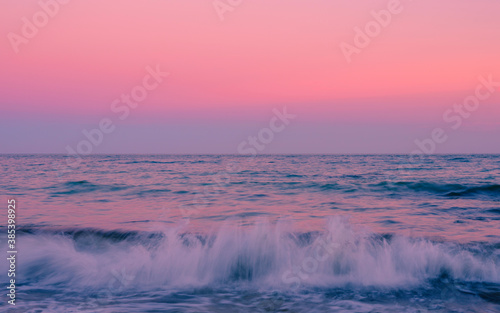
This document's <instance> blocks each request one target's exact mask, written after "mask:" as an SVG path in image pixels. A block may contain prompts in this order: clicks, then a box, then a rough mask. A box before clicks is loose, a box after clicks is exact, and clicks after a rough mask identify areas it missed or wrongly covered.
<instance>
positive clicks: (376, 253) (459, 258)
mask: <svg viewBox="0 0 500 313" xmlns="http://www.w3.org/2000/svg"><path fill="white" fill-rule="evenodd" d="M0 160H1V163H0V168H1V177H2V179H1V180H0V190H1V194H2V195H3V196H2V202H3V205H2V206H3V207H4V208H3V210H4V215H3V216H5V217H4V218H2V221H3V222H2V225H0V229H1V230H2V233H3V234H4V235H2V236H1V238H0V243H1V245H0V246H2V247H4V250H5V252H7V251H8V248H7V236H6V235H5V234H6V232H7V217H6V216H7V207H8V200H9V199H14V200H15V203H16V241H17V247H16V248H17V255H16V276H15V279H16V290H15V292H16V305H15V306H13V305H9V304H8V303H7V301H8V300H9V299H8V297H7V295H4V296H2V297H1V300H0V301H1V302H0V303H1V307H2V308H1V310H2V312H500V181H499V177H500V155H432V156H425V157H422V159H417V160H412V159H411V158H409V157H408V156H405V155H259V156H256V157H247V156H240V155H93V156H87V157H83V158H82V159H81V160H79V161H75V160H74V159H72V158H70V157H67V156H64V155H2V156H0ZM68 164H70V165H68ZM8 269H9V263H8V262H7V260H6V258H5V257H4V258H2V261H1V262H0V277H2V279H1V281H3V282H8V279H9V278H8V277H7V273H8ZM5 285H7V284H5ZM5 285H4V286H5ZM6 293H7V289H4V294H6Z"/></svg>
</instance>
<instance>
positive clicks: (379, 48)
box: [0, 0, 500, 153]
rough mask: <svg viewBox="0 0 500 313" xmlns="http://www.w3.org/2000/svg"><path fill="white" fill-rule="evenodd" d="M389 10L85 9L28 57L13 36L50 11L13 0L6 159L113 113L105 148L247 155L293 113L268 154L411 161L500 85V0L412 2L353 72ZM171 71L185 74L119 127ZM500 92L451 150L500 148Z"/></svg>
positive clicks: (458, 134) (62, 12)
mask: <svg viewBox="0 0 500 313" xmlns="http://www.w3.org/2000/svg"><path fill="white" fill-rule="evenodd" d="M54 1H55V0H54ZM221 1H222V2H224V3H226V2H227V0H221ZM42 2H44V3H45V2H50V0H42ZM388 3H390V1H356V2H355V1H327V0H311V1H298V0H275V1H264V0H251V1H250V0H243V1H242V2H241V4H240V5H238V6H236V7H234V8H233V10H232V11H228V12H226V13H225V14H224V15H223V16H224V20H223V21H221V20H220V19H219V16H218V14H217V12H216V10H215V9H214V7H213V5H212V1H201V0H193V1H185V0H173V1H157V0H155V1H129V0H120V1H118V0H109V1H97V0H85V1H79V0H71V1H69V2H68V3H67V4H64V5H60V7H59V10H58V12H57V13H56V14H55V15H54V16H53V17H50V18H49V19H48V23H47V25H46V26H44V27H43V28H40V29H39V30H38V33H37V34H36V35H35V36H34V37H33V38H31V39H29V40H28V42H27V43H26V44H20V45H19V46H17V48H18V49H19V51H18V53H16V52H15V51H14V49H13V45H12V43H11V42H10V41H9V38H8V34H9V33H15V34H18V35H22V32H21V30H22V27H23V20H22V18H23V17H27V18H28V19H30V20H31V19H32V17H33V15H34V14H35V13H36V12H39V11H40V10H41V7H40V4H39V3H38V2H37V1H27V0H21V1H3V4H2V10H1V11H0V25H1V28H0V29H1V30H2V33H3V35H2V36H3V37H2V38H3V40H1V41H0V45H1V46H0V48H1V54H2V55H1V57H0V68H1V69H2V70H1V71H0V83H1V86H2V87H1V89H0V121H1V126H0V130H1V132H2V138H1V139H0V144H1V148H0V152H12V153H15V152H55V153H64V152H65V147H66V146H67V145H75V144H76V143H77V142H78V141H79V140H81V139H82V133H81V132H82V129H84V128H87V129H88V128H92V127H95V125H97V124H98V122H99V120H100V119H101V118H103V117H111V118H115V121H116V126H117V130H116V132H114V133H112V134H110V135H109V136H108V138H106V139H105V141H104V142H103V144H102V145H100V146H99V147H97V148H96V150H95V152H152V153H204V152H206V153H219V152H220V153H236V147H237V146H238V144H239V143H240V142H241V141H242V140H245V139H246V138H247V137H248V136H249V135H253V134H255V133H257V132H258V131H259V130H260V129H261V128H262V127H265V126H266V125H267V123H268V121H269V119H270V118H272V116H273V113H272V109H273V108H282V107H283V106H284V105H287V107H288V109H289V111H290V112H292V111H293V113H294V114H296V115H297V116H298V117H297V119H296V120H294V122H293V123H292V124H291V125H290V126H289V127H288V128H287V129H286V130H285V131H283V132H282V133H280V134H277V135H276V137H275V140H274V141H273V142H272V144H269V146H268V147H266V150H265V151H264V152H271V153H273V152H276V153H365V152H366V153H369V152H373V153H383V152H387V153H397V152H399V153H407V152H411V151H412V150H413V149H414V140H415V139H416V138H424V137H426V136H428V135H429V133H430V132H431V131H432V129H433V128H435V127H442V128H445V129H449V127H448V126H449V125H447V123H446V122H445V121H443V118H442V115H443V112H445V111H446V110H447V109H449V108H450V107H452V106H453V104H454V103H459V102H462V101H463V99H464V98H465V97H467V96H469V95H473V94H474V90H475V88H476V86H477V85H478V83H479V82H478V77H479V76H483V77H488V75H492V77H493V80H495V81H500V59H499V56H500V40H499V38H500V19H499V18H498V17H499V16H500V2H499V1H491V0H476V1H463V0H442V1H433V0H419V1H409V0H401V2H400V7H401V8H402V11H401V13H399V14H393V15H392V18H391V22H390V23H389V25H387V27H385V28H384V27H382V30H381V32H380V34H379V35H378V36H375V37H374V38H372V39H371V42H370V44H369V45H368V46H367V47H365V48H363V49H361V52H360V53H359V54H355V55H353V56H352V61H351V62H350V63H348V62H347V61H346V58H345V57H344V55H343V54H342V51H341V49H340V47H339V45H340V44H341V43H342V42H346V43H349V44H353V39H354V35H355V32H354V28H355V27H360V28H364V27H365V25H366V24H367V23H368V22H370V21H373V19H374V18H373V16H372V15H371V14H370V12H371V11H372V10H374V11H377V12H378V11H380V10H382V9H386V8H387V6H388ZM156 64H159V65H160V67H161V69H162V70H164V71H167V72H169V73H170V75H169V77H168V78H166V79H165V81H164V82H162V83H161V85H160V86H159V87H158V88H157V89H155V90H153V91H151V92H150V94H148V98H147V99H146V100H145V101H144V102H143V103H141V104H140V106H139V107H138V108H137V109H135V110H133V111H132V112H131V114H130V116H129V117H128V118H127V119H126V120H123V121H121V120H118V119H116V114H115V113H113V112H111V111H110V104H111V102H112V101H113V100H114V99H116V98H118V97H120V95H121V94H122V93H127V92H130V90H131V89H132V88H133V87H134V86H136V85H137V84H139V83H140V82H141V81H142V79H143V77H144V75H145V74H146V71H145V67H146V66H148V65H149V66H152V67H154V66H155V65H156ZM499 94H500V90H499V88H496V93H493V94H492V96H491V97H490V98H488V99H487V100H485V101H482V102H481V106H480V108H479V109H478V110H477V111H475V112H473V113H472V116H471V117H470V118H468V119H467V120H465V121H464V123H463V125H462V126H461V127H460V128H459V129H457V130H456V131H455V130H454V131H453V132H450V140H448V141H447V142H445V143H444V144H442V145H441V146H440V147H439V149H438V150H437V152H443V153H444V152H468V153H469V152H500V145H498V138H499V136H500V119H498V118H497V117H498V116H500V96H499ZM494 140H496V141H494ZM492 141H494V142H495V144H493V143H492Z"/></svg>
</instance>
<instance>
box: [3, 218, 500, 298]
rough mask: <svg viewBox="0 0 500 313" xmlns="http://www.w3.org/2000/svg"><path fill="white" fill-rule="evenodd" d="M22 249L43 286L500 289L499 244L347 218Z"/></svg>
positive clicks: (42, 235) (39, 240)
mask: <svg viewBox="0 0 500 313" xmlns="http://www.w3.org/2000/svg"><path fill="white" fill-rule="evenodd" d="M2 244H3V243H2ZM19 245H20V246H22V248H23V251H22V252H20V257H19V260H18V262H19V263H18V264H19V268H20V269H21V268H22V269H23V270H22V271H20V272H19V276H20V277H19V279H20V280H21V281H24V282H26V283H27V284H28V285H33V286H37V287H40V286H60V287H64V288H84V289H86V290H99V289H102V288H107V287H109V285H114V284H118V285H120V288H123V289H127V288H135V289H137V288H143V289H145V290H153V289H158V288H161V289H169V288H173V289H175V288H179V287H186V288H189V287H217V286H227V285H231V284H238V285H241V284H246V285H248V284H250V285H253V286H256V287H258V288H260V287H262V288H265V287H270V288H276V289H282V290H295V289H297V288H337V287H348V286H360V287H366V286H371V287H380V288H403V289H404V288H412V287H418V286H422V285H425V284H429V283H432V281H434V280H441V279H443V278H446V279H448V280H450V281H454V282H460V283H481V284H485V283H491V284H494V286H498V284H500V258H499V256H500V246H499V245H493V244H480V243H476V244H469V245H463V244H458V243H450V242H433V241H430V240H427V239H423V238H409V237H403V236H396V235H378V234H374V233H371V232H369V231H366V230H362V229H356V228H355V227H353V226H352V225H351V224H350V223H349V222H348V220H346V219H345V218H341V217H336V218H331V219H329V220H328V221H327V223H326V227H325V229H324V230H323V231H321V232H306V233H304V232H294V231H293V230H292V225H290V224H289V223H288V222H278V223H276V224H269V223H264V222H263V223H258V224H256V225H254V226H252V227H248V228H235V227H230V226H226V227H222V228H221V229H219V230H217V231H214V232H211V233H203V234H202V233H194V232H186V231H185V230H184V229H183V226H181V225H178V226H176V227H171V228H167V229H165V230H162V231H158V232H129V231H104V230H95V229H73V230H57V231H56V230H52V231H49V230H37V229H28V230H25V231H24V233H22V234H20V238H19ZM2 267H6V264H4V263H2ZM4 270H5V271H6V270H7V269H6V268H4V269H2V271H4Z"/></svg>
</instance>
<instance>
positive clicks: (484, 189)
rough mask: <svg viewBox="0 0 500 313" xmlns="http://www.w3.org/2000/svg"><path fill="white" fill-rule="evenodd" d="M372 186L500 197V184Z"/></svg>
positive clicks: (400, 184)
mask: <svg viewBox="0 0 500 313" xmlns="http://www.w3.org/2000/svg"><path fill="white" fill-rule="evenodd" d="M372 186H375V187H384V188H385V189H388V190H392V191H405V190H411V191H416V192H428V193H434V194H437V195H442V196H447V197H461V196H472V195H488V196H500V185H498V184H486V185H478V186H466V185H461V184H439V183H433V182H426V181H419V182H411V181H399V182H389V181H382V182H380V183H378V184H374V185H372Z"/></svg>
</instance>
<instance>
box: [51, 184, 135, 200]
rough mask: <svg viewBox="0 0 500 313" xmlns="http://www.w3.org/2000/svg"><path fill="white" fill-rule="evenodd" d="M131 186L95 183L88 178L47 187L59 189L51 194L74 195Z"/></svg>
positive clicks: (118, 189)
mask: <svg viewBox="0 0 500 313" xmlns="http://www.w3.org/2000/svg"><path fill="white" fill-rule="evenodd" d="M129 187H130V186H127V185H123V184H112V185H105V184H94V183H91V182H89V181H87V180H80V181H67V182H64V183H61V184H57V185H53V186H50V187H47V189H56V190H57V191H53V192H50V193H49V194H50V195H51V196H55V197H57V196H61V195H74V194H80V193H91V192H114V191H120V190H125V189H127V188H129Z"/></svg>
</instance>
